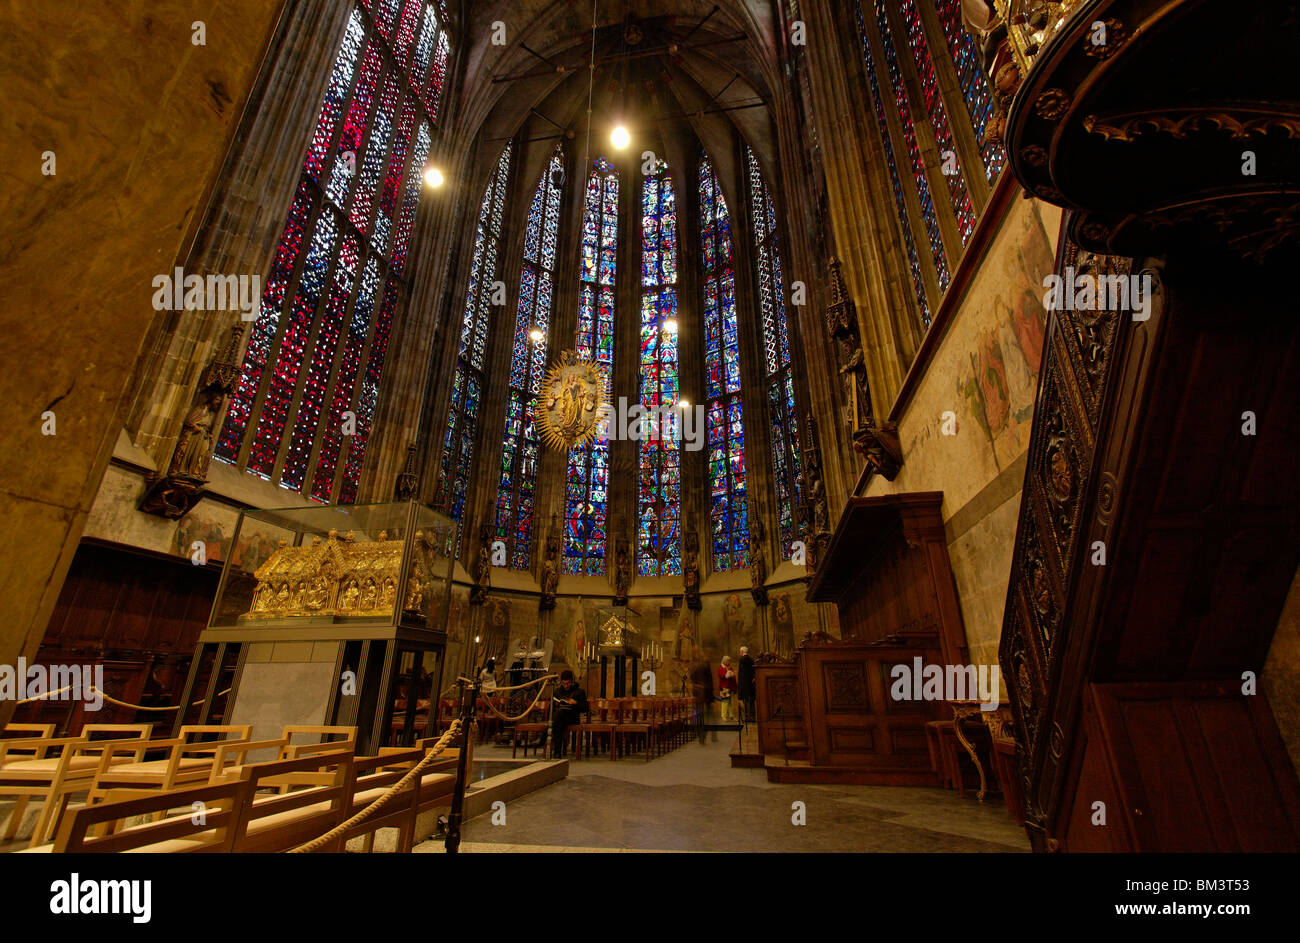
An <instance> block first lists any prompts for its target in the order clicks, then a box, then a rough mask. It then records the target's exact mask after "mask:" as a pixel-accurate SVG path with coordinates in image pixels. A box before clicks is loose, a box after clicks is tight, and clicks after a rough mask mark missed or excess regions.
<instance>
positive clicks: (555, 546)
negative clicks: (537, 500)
mask: <svg viewBox="0 0 1300 943" xmlns="http://www.w3.org/2000/svg"><path fill="white" fill-rule="evenodd" d="M540 582H541V584H542V597H541V600H540V602H539V603H538V608H539V609H541V610H542V611H543V612H545V611H548V610H551V609H554V608H555V593H556V590H557V589H559V587H560V515H559V514H552V515H551V530H550V532H549V533H548V534H547V535H546V553H545V555H544V556H543V557H542V576H541V581H540Z"/></svg>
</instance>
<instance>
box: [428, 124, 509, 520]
mask: <svg viewBox="0 0 1300 943" xmlns="http://www.w3.org/2000/svg"><path fill="white" fill-rule="evenodd" d="M510 150H511V145H510V144H506V146H505V149H504V150H503V151H502V152H501V157H500V158H499V159H498V160H497V166H496V169H495V170H494V171H493V173H492V176H491V177H490V178H489V179H488V184H487V189H486V190H484V192H483V203H482V206H481V207H480V208H479V214H478V225H477V226H476V227H475V229H474V259H473V261H472V262H471V264H470V273H469V287H468V288H467V289H466V292H465V317H464V322H463V325H462V327H461V332H460V348H459V351H458V353H457V355H456V376H455V379H454V380H453V383H452V390H451V408H450V409H449V410H448V413H447V437H446V439H445V440H444V442H443V449H442V476H443V481H444V482H445V484H444V487H445V488H446V489H447V513H448V514H450V515H451V516H452V517H454V518H455V519H456V520H460V518H461V515H462V513H463V512H464V509H465V495H466V493H467V492H468V490H469V479H470V466H471V463H472V462H473V460H474V438H475V435H476V433H477V431H478V409H479V403H480V401H481V400H482V397H483V389H484V384H483V355H484V350H485V349H486V347H487V338H488V328H489V326H490V322H491V317H490V315H491V311H492V295H493V293H494V292H493V284H492V283H493V282H495V281H496V273H497V255H498V250H499V248H500V242H501V216H502V210H503V207H504V205H505V197H506V184H507V181H508V179H509V177H510Z"/></svg>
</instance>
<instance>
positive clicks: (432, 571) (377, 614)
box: [204, 501, 457, 641]
mask: <svg viewBox="0 0 1300 943" xmlns="http://www.w3.org/2000/svg"><path fill="white" fill-rule="evenodd" d="M456 526H457V525H456V522H455V521H453V520H451V519H450V518H448V517H446V516H444V515H442V514H439V513H438V512H436V511H434V510H432V509H431V508H428V507H425V506H424V505H421V504H417V503H416V502H414V501H410V502H401V503H393V504H368V505H356V506H347V505H342V506H334V505H330V506H322V507H311V508H278V509H269V510H260V509H254V510H248V511H244V512H243V513H241V514H240V516H239V521H238V523H237V524H236V527H235V535H234V540H233V542H232V544H231V547H232V552H231V553H230V555H229V558H228V559H227V561H226V565H225V568H224V570H223V571H222V575H221V585H220V587H219V589H218V591H217V599H216V602H215V603H214V604H213V607H212V614H211V616H210V618H209V621H208V630H207V632H205V633H204V635H205V636H206V637H207V638H208V639H211V640H217V639H229V640H234V639H236V638H239V639H249V638H268V637H279V638H290V637H292V638H316V639H360V638H394V637H399V636H406V635H409V634H411V633H433V634H434V636H436V638H437V640H439V641H441V640H444V639H445V637H446V631H447V614H448V612H449V610H450V602H451V577H452V568H453V566H454V563H455V560H454V557H453V553H454V550H455V546H456ZM293 630H301V631H293Z"/></svg>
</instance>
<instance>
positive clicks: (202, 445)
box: [139, 322, 244, 520]
mask: <svg viewBox="0 0 1300 943" xmlns="http://www.w3.org/2000/svg"><path fill="white" fill-rule="evenodd" d="M243 336H244V326H243V324H241V323H239V322H236V323H235V324H233V325H232V326H231V328H230V331H229V333H228V334H227V338H226V343H225V347H224V348H223V350H222V351H221V352H220V353H219V354H217V355H216V356H215V357H213V359H212V360H211V361H210V362H209V363H208V365H207V366H206V367H205V368H204V369H203V373H202V374H201V375H200V376H199V383H198V387H197V389H196V391H195V393H194V398H193V399H192V400H191V402H190V408H189V411H188V412H187V413H186V414H185V418H184V419H183V420H182V421H181V430H180V433H179V435H178V437H177V440H176V447H175V448H174V449H173V450H172V455H171V459H170V460H169V461H168V463H167V470H166V472H164V473H162V474H153V475H149V476H147V477H146V478H145V490H144V494H143V495H142V496H141V498H140V504H139V507H140V510H142V511H144V512H146V513H148V514H159V515H162V516H163V517H169V518H172V519H173V520H176V519H179V518H182V517H184V516H185V515H186V514H188V513H189V512H190V510H192V509H193V507H194V505H196V504H197V503H198V501H199V498H200V497H201V496H202V494H203V486H204V485H206V484H207V475H208V463H209V462H210V461H211V459H212V444H213V430H214V429H215V427H216V422H217V417H218V416H219V415H220V414H221V411H222V409H223V408H224V407H225V402H226V397H228V396H229V395H230V394H231V392H232V391H233V390H234V388H235V384H236V383H237V382H238V380H239V376H240V370H241V368H240V357H239V346H240V339H241V338H242V337H243Z"/></svg>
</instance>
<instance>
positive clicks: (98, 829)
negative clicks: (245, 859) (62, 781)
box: [27, 738, 458, 854]
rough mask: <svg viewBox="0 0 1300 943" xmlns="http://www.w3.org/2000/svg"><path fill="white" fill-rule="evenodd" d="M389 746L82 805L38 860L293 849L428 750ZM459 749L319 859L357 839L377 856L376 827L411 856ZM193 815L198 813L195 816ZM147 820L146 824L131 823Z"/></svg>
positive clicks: (371, 797)
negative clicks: (392, 831) (49, 855)
mask: <svg viewBox="0 0 1300 943" xmlns="http://www.w3.org/2000/svg"><path fill="white" fill-rule="evenodd" d="M433 743H434V740H433V739H432V738H430V739H426V740H422V741H420V743H419V744H417V745H416V746H415V747H412V748H402V747H385V748H382V749H381V750H380V755H379V756H374V757H357V756H355V755H354V754H353V752H352V750H351V749H335V750H320V751H315V752H309V753H307V754H306V755H304V756H300V757H298V758H296V759H276V760H270V761H267V762H263V763H250V764H247V765H243V766H241V767H239V769H238V771H237V775H236V774H235V773H233V772H228V773H227V775H224V776H221V777H219V778H217V779H216V780H215V781H213V782H210V783H207V784H204V785H200V786H190V787H186V788H182V789H174V790H164V791H156V792H153V793H149V794H146V795H143V796H141V795H136V796H133V797H128V798H122V799H119V798H116V797H115V796H113V795H112V793H110V796H109V798H110V800H111V801H105V802H100V803H96V804H94V805H87V806H85V807H83V808H81V809H79V810H77V811H76V812H75V813H74V814H73V815H71V816H69V817H67V818H66V819H65V820H64V822H63V823H62V825H61V827H60V828H59V831H58V834H57V835H56V837H55V839H54V841H53V842H51V843H49V844H46V845H42V846H39V847H37V848H32V849H27V850H28V851H35V852H56V853H74V854H85V853H94V852H127V851H142V852H182V853H186V852H256V853H274V852H284V851H290V850H292V849H294V848H296V847H299V846H301V845H303V844H306V843H308V842H311V841H313V840H314V839H317V838H320V837H322V836H323V835H325V834H326V833H328V832H330V831H332V830H333V829H335V828H337V827H338V826H340V825H341V824H343V823H344V822H347V821H349V820H351V819H352V817H353V816H355V815H356V814H357V813H359V812H360V811H362V810H363V809H365V808H367V807H368V806H370V805H371V804H372V803H374V801H375V800H376V799H378V798H379V797H380V796H382V795H384V794H385V793H386V792H389V791H390V790H391V789H392V788H393V787H394V786H395V785H397V784H398V783H399V782H400V781H401V780H402V779H404V778H405V777H406V776H407V774H408V773H409V772H410V770H411V768H412V767H413V766H414V765H415V764H417V763H419V762H420V761H421V760H423V759H424V757H425V755H426V751H427V750H428V749H430V748H431V747H432V746H433ZM457 753H458V751H456V750H449V751H447V752H446V753H444V754H443V755H442V756H441V757H440V758H439V759H438V760H437V761H435V762H434V763H432V764H430V765H429V766H428V767H426V768H425V771H424V772H423V773H422V774H421V775H420V776H418V777H412V778H411V780H410V782H409V783H408V784H407V785H405V786H404V787H403V788H402V789H401V790H400V791H398V792H397V793H395V794H394V795H392V796H391V797H390V798H389V800H388V801H387V803H386V804H385V805H384V806H383V807H382V809H380V810H379V811H378V812H376V813H373V814H372V815H371V816H370V817H368V818H366V819H364V820H362V821H361V822H358V823H355V824H353V825H351V826H350V827H348V828H346V829H343V830H341V831H340V832H339V833H338V834H336V835H334V836H333V837H331V839H330V840H329V842H327V843H326V844H324V845H322V846H321V847H320V848H319V849H316V850H319V851H324V852H341V851H343V850H344V849H345V848H346V846H347V843H348V842H349V841H350V840H351V839H353V838H364V846H363V847H364V850H365V851H367V852H369V851H373V849H374V839H375V834H376V832H377V831H378V830H379V829H381V828H396V829H397V830H398V836H397V843H396V850H397V851H398V852H403V853H405V852H410V851H411V849H412V847H413V845H414V842H415V836H416V823H417V820H418V818H419V816H420V815H421V814H422V813H425V812H430V811H433V810H436V809H439V808H445V807H447V806H449V805H450V803H451V797H452V793H453V791H454V789H455V783H456V774H455V770H454V767H455V764H456V762H457ZM195 809H201V810H202V814H201V815H196V813H195ZM141 817H145V818H146V819H148V821H145V822H144V823H143V824H130V823H131V822H132V820H138V819H139V818H141Z"/></svg>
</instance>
